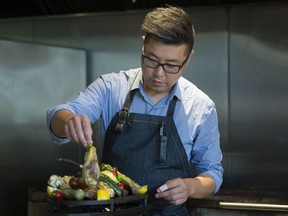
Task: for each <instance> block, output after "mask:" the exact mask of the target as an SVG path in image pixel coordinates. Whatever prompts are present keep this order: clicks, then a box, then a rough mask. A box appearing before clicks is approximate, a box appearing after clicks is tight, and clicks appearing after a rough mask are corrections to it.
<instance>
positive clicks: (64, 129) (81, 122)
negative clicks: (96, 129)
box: [51, 110, 93, 147]
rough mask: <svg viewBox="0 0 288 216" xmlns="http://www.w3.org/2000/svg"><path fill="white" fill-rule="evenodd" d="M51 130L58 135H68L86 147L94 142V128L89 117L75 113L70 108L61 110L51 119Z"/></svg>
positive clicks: (70, 138) (71, 139)
mask: <svg viewBox="0 0 288 216" xmlns="http://www.w3.org/2000/svg"><path fill="white" fill-rule="evenodd" d="M51 130H52V131H53V133H54V134H55V135H56V136H59V137H67V138H68V139H69V140H70V141H73V142H76V143H79V144H81V145H83V146H84V147H86V146H87V145H88V144H93V140H92V134H93V130H92V127H91V122H90V120H89V118H88V117H87V116H85V115H78V114H73V113H71V112H70V111H68V110H59V111H58V112H56V113H55V115H54V116H53V117H52V120H51Z"/></svg>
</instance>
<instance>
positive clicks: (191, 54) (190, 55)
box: [186, 49, 195, 65]
mask: <svg viewBox="0 0 288 216" xmlns="http://www.w3.org/2000/svg"><path fill="white" fill-rule="evenodd" d="M194 53H195V52H194V50H193V49H192V50H191V52H190V54H189V57H188V60H187V62H186V65H188V64H189V62H190V59H191V58H192V56H193V55H194Z"/></svg>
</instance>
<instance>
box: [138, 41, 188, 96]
mask: <svg viewBox="0 0 288 216" xmlns="http://www.w3.org/2000/svg"><path fill="white" fill-rule="evenodd" d="M192 53H193V52H191V53H190V54H189V55H188V54H187V51H186V45H178V46H176V45H167V44H163V43H161V42H159V41H155V40H153V39H150V40H149V41H148V42H147V43H146V44H145V45H144V47H143V55H145V56H147V57H148V58H150V59H152V60H155V61H157V62H159V63H160V64H169V65H180V66H181V65H183V63H184V62H185V60H186V62H185V63H184V65H183V67H182V68H181V69H180V70H179V72H178V73H176V74H169V73H166V72H165V71H164V69H163V67H162V66H160V65H159V66H158V67H157V68H150V67H147V66H146V65H145V64H143V61H142V72H143V79H144V90H145V91H146V93H147V94H148V95H150V96H155V95H165V94H168V93H169V91H170V90H171V89H172V87H173V86H174V84H175V83H176V82H177V80H178V79H179V78H180V77H181V76H182V74H183V72H184V70H185V68H186V67H187V64H188V62H189V59H190V58H191V56H192Z"/></svg>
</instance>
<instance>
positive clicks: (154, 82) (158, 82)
mask: <svg viewBox="0 0 288 216" xmlns="http://www.w3.org/2000/svg"><path fill="white" fill-rule="evenodd" d="M151 82H152V84H153V85H154V86H156V87H160V86H162V85H163V81H161V80H157V79H153V80H151Z"/></svg>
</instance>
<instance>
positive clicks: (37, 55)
mask: <svg viewBox="0 0 288 216" xmlns="http://www.w3.org/2000/svg"><path fill="white" fill-rule="evenodd" d="M287 6H288V5H287V4H285V3H273V2H271V3H265V4H264V3H263V4H243V5H235V6H229V7H196V8H187V11H188V12H189V13H191V15H192V16H193V17H194V19H195V29H196V41H195V56H194V57H193V58H192V60H191V62H190V66H189V68H188V69H187V72H186V73H185V75H184V76H185V77H186V78H188V79H189V80H191V81H192V82H194V83H195V84H196V85H197V86H198V87H199V88H201V89H202V90H203V91H205V92H206V93H207V94H208V95H209V96H210V97H211V98H212V99H213V100H214V102H215V103H216V106H217V109H218V115H219V126H220V133H221V143H222V149H223V153H224V159H223V166H224V168H225V175H224V184H223V187H228V186H234V185H236V186H245V185H249V186H255V187H258V186H262V187H267V186H269V187H274V186H278V187H286V186H287V180H288V172H287V171H288V168H287V163H288V161H287V159H286V152H287V150H288V147H287V144H288V139H287V138H288V135H287V132H286V131H287V129H288V125H287V122H288V121H287V120H288V115H287V114H286V113H285V111H286V110H287V109H288V100H287V95H288V73H287V71H288V70H287V69H288V61H287V59H288V58H287V53H288V52H287V51H288V40H287V38H288V30H287V26H288V25H287V24H288V23H287V22H288V21H287V20H288V15H287V14H288V7H287ZM146 12H147V11H145V10H143V11H140V10H139V11H126V12H113V13H98V14H90V15H84V14H78V15H75V16H56V17H47V18H46V17H39V18H25V19H24V18H23V19H4V20H0V39H1V40H0V83H1V85H0V88H1V93H0V97H1V107H0V110H1V114H0V115H1V124H0V125H1V128H0V129H1V136H0V142H1V147H2V150H1V151H0V152H1V153H0V154H1V155H0V162H1V165H0V173H1V176H4V177H2V180H1V187H0V206H1V209H0V210H1V212H4V213H6V215H13V214H17V213H18V214H21V213H23V212H26V206H27V199H28V189H29V188H33V187H36V188H40V189H41V188H43V187H45V185H46V179H47V177H49V175H50V174H51V173H53V172H54V173H57V174H63V173H67V174H69V173H73V172H74V171H75V170H73V169H72V168H71V167H70V166H69V165H66V164H59V162H56V161H55V159H56V158H57V157H66V158H70V159H73V160H76V161H78V162H79V163H81V162H82V156H83V149H81V148H79V147H78V146H77V145H76V144H73V143H71V144H67V145H63V146H58V145H55V144H53V143H52V141H51V139H50V137H49V134H48V132H47V129H46V124H45V121H46V119H45V118H46V116H45V111H46V109H48V108H49V107H51V106H53V105H55V104H58V103H61V102H65V101H66V100H68V99H70V98H72V97H74V96H75V95H76V94H77V93H78V92H79V91H81V90H82V89H83V88H84V87H85V86H86V85H87V84H88V83H90V82H91V81H93V80H94V79H95V78H96V77H98V76H99V75H100V74H103V73H107V72H117V71H119V70H120V69H129V68H133V67H138V66H139V61H140V49H141V45H142V44H141V37H140V33H141V32H140V24H141V22H142V19H143V18H144V15H145V13H146ZM98 127H99V126H98V124H95V135H94V139H95V140H97V143H100V139H99V136H98V133H99V128H98ZM99 148H100V146H99ZM100 149H101V148H100ZM15 205H17V206H18V208H17V209H16V208H14V206H15Z"/></svg>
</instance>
